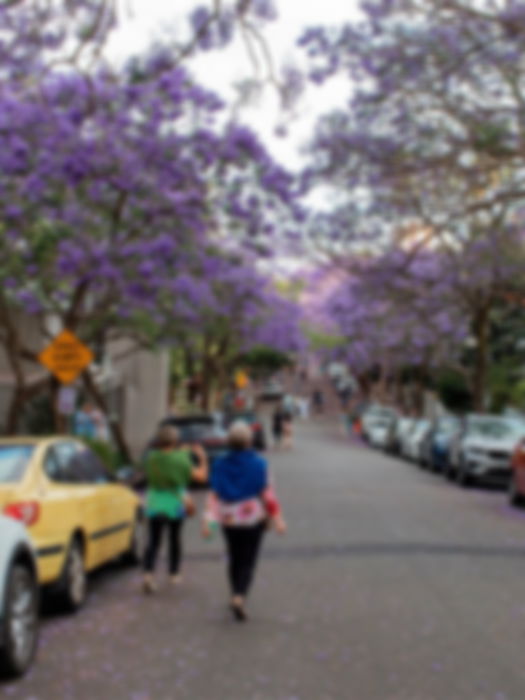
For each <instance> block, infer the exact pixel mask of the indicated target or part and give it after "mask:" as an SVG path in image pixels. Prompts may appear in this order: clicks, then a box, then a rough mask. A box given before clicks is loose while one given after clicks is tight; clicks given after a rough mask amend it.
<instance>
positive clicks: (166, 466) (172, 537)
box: [143, 426, 208, 593]
mask: <svg viewBox="0 0 525 700" xmlns="http://www.w3.org/2000/svg"><path fill="white" fill-rule="evenodd" d="M154 445H155V447H154V448H153V449H152V450H150V452H149V453H148V455H147V457H146V461H145V465H144V467H145V471H146V479H147V484H148V487H147V491H146V517H147V521H148V545H147V548H146V553H145V556H144V581H143V587H144V591H145V592H146V593H153V592H154V591H155V590H156V587H155V583H154V580H153V572H154V570H155V562H156V560H157V555H158V552H159V547H160V543H161V540H162V533H163V531H164V529H166V528H167V530H168V533H169V571H170V579H171V581H172V583H178V582H179V581H180V575H179V568H180V560H181V530H182V523H183V522H184V516H185V515H186V509H187V508H186V503H187V495H186V490H187V488H188V485H189V483H190V481H191V480H192V479H194V480H195V481H201V482H206V481H207V479H208V459H207V457H206V453H205V451H204V449H203V448H202V446H201V445H193V446H192V447H191V448H187V447H185V446H183V445H179V433H178V430H177V429H176V428H174V427H173V426H163V427H162V428H160V430H159V432H158V435H157V437H156V439H155V442H154ZM192 453H193V454H194V455H195V456H196V457H197V460H198V463H197V465H194V464H193V460H192Z"/></svg>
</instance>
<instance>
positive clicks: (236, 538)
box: [222, 523, 266, 596]
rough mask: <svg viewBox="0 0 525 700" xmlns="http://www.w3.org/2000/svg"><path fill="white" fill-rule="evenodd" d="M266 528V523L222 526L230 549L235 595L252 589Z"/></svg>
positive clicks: (243, 593)
mask: <svg viewBox="0 0 525 700" xmlns="http://www.w3.org/2000/svg"><path fill="white" fill-rule="evenodd" d="M265 530H266V524H265V523H260V524H258V525H252V526H249V527H235V526H231V527H227V526H224V527H223V528H222V531H223V533H224V539H225V540H226V547H227V549H228V578H229V581H230V587H231V591H232V594H233V595H242V596H245V595H246V594H247V593H248V591H249V589H250V585H251V582H252V579H253V574H254V571H255V565H256V564H257V557H258V555H259V550H260V548H261V542H262V539H263V535H264V532H265Z"/></svg>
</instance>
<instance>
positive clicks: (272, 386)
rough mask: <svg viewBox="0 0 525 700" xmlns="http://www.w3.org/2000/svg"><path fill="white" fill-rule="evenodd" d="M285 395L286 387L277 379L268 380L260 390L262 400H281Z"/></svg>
mask: <svg viewBox="0 0 525 700" xmlns="http://www.w3.org/2000/svg"><path fill="white" fill-rule="evenodd" d="M283 396H284V387H283V385H282V384H281V382H279V381H277V380H276V379H270V380H269V381H267V382H266V383H265V384H264V385H263V387H262V389H261V390H260V392H259V398H260V399H261V400H262V401H280V400H281V399H282V398H283Z"/></svg>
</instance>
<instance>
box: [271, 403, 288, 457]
mask: <svg viewBox="0 0 525 700" xmlns="http://www.w3.org/2000/svg"><path fill="white" fill-rule="evenodd" d="M284 419H285V413H284V411H283V408H282V405H281V404H279V405H278V406H277V408H276V409H275V411H274V412H273V415H272V433H273V440H274V443H275V445H276V447H279V446H280V444H281V440H282V439H283V423H284Z"/></svg>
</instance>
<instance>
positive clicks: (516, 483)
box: [508, 440, 525, 507]
mask: <svg viewBox="0 0 525 700" xmlns="http://www.w3.org/2000/svg"><path fill="white" fill-rule="evenodd" d="M511 469H512V471H511V477H510V479H509V490H508V496H509V503H510V504H511V505H513V506H517V507H522V506H525V440H520V442H519V443H518V444H517V445H516V448H515V449H514V452H513V453H512V458H511Z"/></svg>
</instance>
